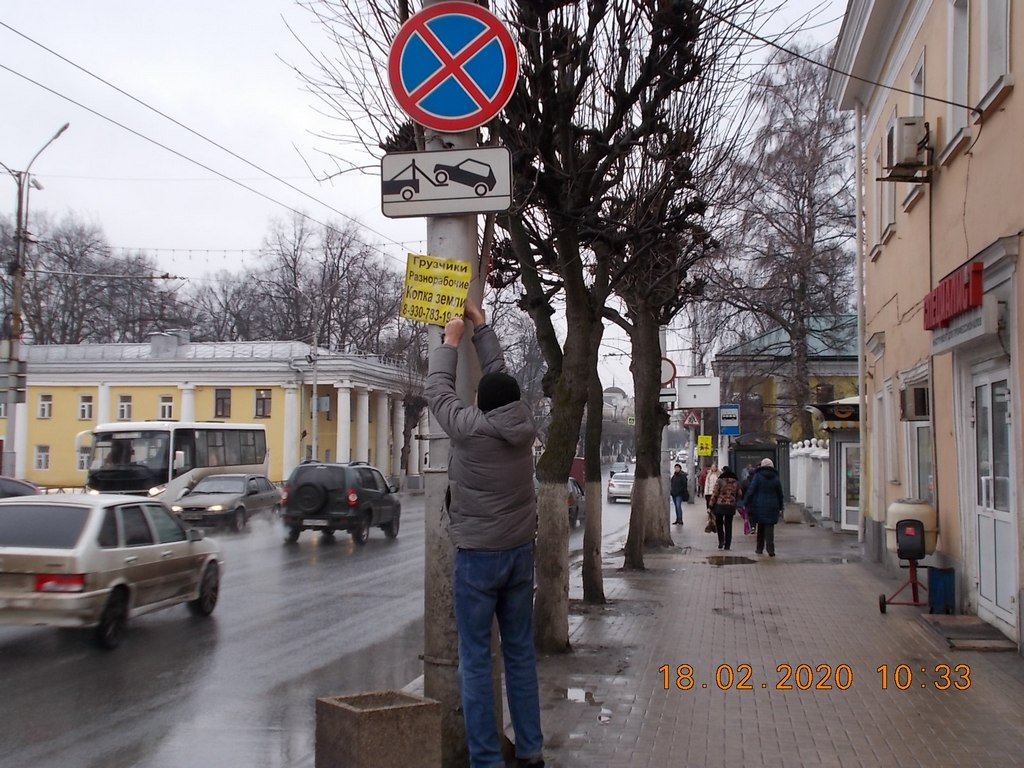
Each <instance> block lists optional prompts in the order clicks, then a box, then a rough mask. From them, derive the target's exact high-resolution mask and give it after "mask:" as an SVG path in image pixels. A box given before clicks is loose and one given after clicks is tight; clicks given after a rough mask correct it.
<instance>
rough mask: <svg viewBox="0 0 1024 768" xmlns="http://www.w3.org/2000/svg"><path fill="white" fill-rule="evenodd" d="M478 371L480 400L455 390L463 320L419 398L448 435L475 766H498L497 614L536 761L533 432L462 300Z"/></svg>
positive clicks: (510, 687) (509, 688) (522, 724)
mask: <svg viewBox="0 0 1024 768" xmlns="http://www.w3.org/2000/svg"><path fill="white" fill-rule="evenodd" d="M465 317H466V319H468V320H469V321H471V322H472V323H473V328H474V333H473V344H474V345H475V346H476V350H477V355H478V356H479V358H480V368H481V370H482V372H483V376H482V377H481V379H480V384H479V387H478V390H477V405H476V406H472V405H466V404H465V403H463V402H462V401H461V400H460V399H459V397H458V395H457V394H456V393H455V369H456V364H457V362H458V348H459V343H460V341H461V340H462V336H463V334H464V333H465V322H464V320H463V318H461V317H459V318H455V319H453V320H451V321H450V322H449V323H448V324H447V325H446V326H445V329H444V332H445V335H444V343H443V344H442V345H441V346H440V347H438V348H437V349H435V350H434V351H433V352H432V353H431V355H430V370H429V373H428V374H427V384H426V390H425V393H424V394H425V395H426V398H427V403H428V404H429V406H430V410H431V412H432V413H433V414H434V417H435V418H436V419H437V421H438V423H439V424H440V425H441V428H442V429H444V431H445V432H446V433H447V434H448V437H449V438H451V450H450V454H449V459H448V499H449V501H448V514H449V517H450V520H451V524H450V531H451V537H452V541H453V543H454V544H455V547H456V548H457V552H456V555H455V575H454V595H455V621H456V624H457V625H458V630H459V683H460V687H461V693H462V708H463V716H464V718H465V723H466V740H467V742H468V745H469V756H470V764H471V766H472V768H504V765H505V763H504V761H503V759H502V755H501V742H500V740H499V735H498V724H497V720H496V718H495V714H494V689H493V686H492V682H491V624H492V622H493V619H494V617H495V616H497V619H498V629H499V632H500V636H501V652H502V657H503V658H504V662H505V688H506V692H507V694H508V706H509V714H510V716H511V718H512V727H513V729H514V730H515V736H516V757H517V758H518V760H519V765H520V766H531V767H533V766H537V767H540V766H543V765H544V760H543V756H542V755H543V746H544V739H543V735H542V733H541V727H540V697H539V694H538V685H537V657H536V653H535V651H534V647H533V543H534V538H535V536H536V532H537V499H536V496H535V493H534V488H533V441H534V438H535V436H536V433H537V429H536V425H535V424H534V421H533V415H532V414H531V412H530V409H529V407H527V405H526V404H525V403H523V402H522V400H521V399H520V392H519V384H518V383H517V382H516V380H515V379H514V378H513V377H512V376H510V375H509V374H508V373H506V372H505V361H504V358H503V356H502V351H501V345H500V344H499V343H498V338H497V336H495V334H494V331H493V330H492V329H491V327H490V326H488V325H487V324H486V318H485V317H484V313H483V310H482V309H481V308H480V307H478V306H476V305H475V304H473V303H471V302H469V301H467V302H466V308H465Z"/></svg>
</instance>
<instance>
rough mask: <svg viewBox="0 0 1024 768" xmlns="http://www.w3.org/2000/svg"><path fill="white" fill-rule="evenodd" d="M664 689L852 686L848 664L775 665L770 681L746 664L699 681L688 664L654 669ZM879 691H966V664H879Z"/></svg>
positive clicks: (968, 673) (727, 666) (968, 678)
mask: <svg viewBox="0 0 1024 768" xmlns="http://www.w3.org/2000/svg"><path fill="white" fill-rule="evenodd" d="M658 672H660V673H661V676H662V686H663V687H664V689H665V690H670V689H672V688H675V689H677V690H680V691H689V690H691V689H694V688H697V689H704V688H712V689H716V688H717V689H718V690H720V691H752V690H754V689H756V688H764V689H767V688H773V689H775V690H777V691H792V690H799V691H831V690H840V691H846V690H849V689H850V688H852V687H853V678H854V675H853V668H852V667H851V666H850V665H849V664H838V665H832V664H818V665H816V666H812V665H810V664H795V665H794V664H779V665H778V666H777V667H776V668H775V672H776V674H775V677H774V678H773V679H772V680H771V682H767V681H757V680H755V679H754V677H755V675H754V668H753V667H752V666H751V665H750V664H736V665H735V666H733V665H730V664H719V665H718V668H717V669H716V670H715V673H714V675H713V676H712V677H711V679H710V680H706V681H704V680H701V679H700V675H699V674H698V672H697V671H696V670H695V669H694V667H692V666H691V665H689V664H680V665H679V666H677V667H675V668H673V667H671V666H670V665H668V664H664V665H662V666H661V667H658ZM875 673H876V674H877V675H878V677H877V678H876V680H877V681H878V683H879V685H880V687H881V689H882V690H883V691H885V690H889V689H890V688H895V689H898V690H901V691H906V690H908V689H910V688H933V689H935V690H938V691H948V690H955V691H966V690H967V689H968V688H970V687H971V667H970V665H969V664H956V665H950V664H934V665H932V666H931V667H930V668H929V667H912V666H911V665H909V664H896V665H891V664H882V665H880V666H879V667H877V668H876V669H875Z"/></svg>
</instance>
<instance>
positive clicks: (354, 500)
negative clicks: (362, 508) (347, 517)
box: [348, 488, 359, 507]
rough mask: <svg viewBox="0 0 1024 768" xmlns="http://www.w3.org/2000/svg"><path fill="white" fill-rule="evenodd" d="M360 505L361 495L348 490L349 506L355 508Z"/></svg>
mask: <svg viewBox="0 0 1024 768" xmlns="http://www.w3.org/2000/svg"><path fill="white" fill-rule="evenodd" d="M358 503H359V494H358V493H356V492H355V490H354V489H352V488H349V489H348V505H349V506H350V507H354V506H355V505H356V504H358Z"/></svg>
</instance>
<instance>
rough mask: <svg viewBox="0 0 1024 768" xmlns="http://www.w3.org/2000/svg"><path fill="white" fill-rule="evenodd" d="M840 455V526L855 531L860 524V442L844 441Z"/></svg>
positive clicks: (845, 529)
mask: <svg viewBox="0 0 1024 768" xmlns="http://www.w3.org/2000/svg"><path fill="white" fill-rule="evenodd" d="M840 457H841V460H842V465H841V466H840V472H841V481H840V482H841V485H842V487H841V488H840V494H841V496H840V498H841V499H842V519H841V520H840V521H839V527H840V528H842V529H843V530H844V531H855V530H857V528H858V526H859V525H860V443H843V449H842V453H841V454H840Z"/></svg>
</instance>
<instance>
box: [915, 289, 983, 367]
mask: <svg viewBox="0 0 1024 768" xmlns="http://www.w3.org/2000/svg"><path fill="white" fill-rule="evenodd" d="M998 332H999V302H998V301H997V299H996V297H995V295H994V294H991V293H990V294H986V295H985V296H984V297H983V298H982V304H981V306H980V307H976V308H975V309H972V310H970V311H968V312H964V313H963V314H960V315H957V316H956V317H954V318H952V319H951V320H950V321H949V325H948V326H946V327H945V328H941V327H940V328H936V329H935V330H934V331H932V354H933V355H941V354H942V353H943V352H948V351H949V350H951V349H953V348H954V347H959V346H961V345H962V344H966V343H968V342H971V341H977V340H978V339H980V338H982V337H983V336H990V335H992V334H994V333H998Z"/></svg>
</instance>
